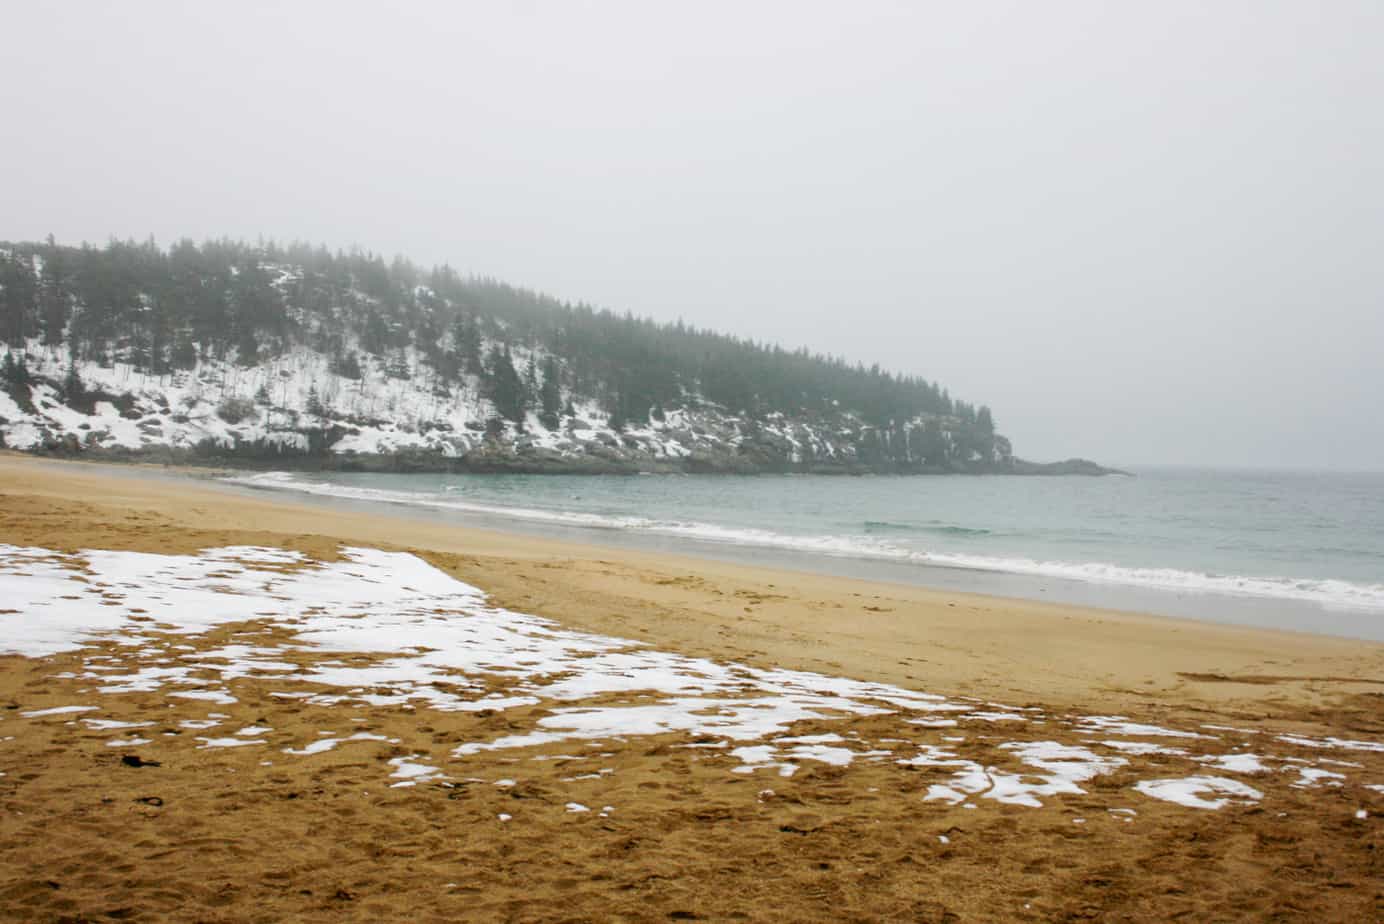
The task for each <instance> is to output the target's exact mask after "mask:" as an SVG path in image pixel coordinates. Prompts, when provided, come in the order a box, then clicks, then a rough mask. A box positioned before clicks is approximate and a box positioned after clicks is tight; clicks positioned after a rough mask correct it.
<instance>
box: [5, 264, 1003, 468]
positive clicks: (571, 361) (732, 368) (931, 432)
mask: <svg viewBox="0 0 1384 924" xmlns="http://www.w3.org/2000/svg"><path fill="white" fill-rule="evenodd" d="M0 338H2V339H3V341H4V342H5V343H6V344H7V345H9V346H10V347H11V348H12V349H22V348H23V346H24V345H25V344H26V343H27V342H29V341H30V340H31V339H33V338H37V339H38V340H39V341H40V342H41V343H42V344H44V345H46V346H49V347H65V348H66V349H67V350H68V351H69V352H70V353H71V355H72V356H73V358H74V359H80V360H82V361H94V362H97V363H102V364H104V363H108V362H110V361H111V360H112V359H113V358H115V357H117V356H118V357H119V358H120V359H121V361H123V362H128V363H131V364H132V365H133V366H134V367H135V368H136V369H138V370H140V371H146V372H149V373H153V374H165V373H167V372H170V371H174V370H179V369H190V368H192V367H193V366H195V365H196V363H197V362H198V360H199V359H209V358H215V359H220V360H234V361H236V362H239V363H241V364H243V365H245V366H253V365H256V364H258V363H260V362H261V361H262V360H264V359H268V358H271V357H273V356H276V355H279V354H281V353H283V352H285V351H286V350H288V349H290V348H291V347H292V346H294V345H295V344H305V345H307V346H310V347H311V348H313V349H316V350H318V351H319V352H322V353H323V354H325V355H327V356H330V357H331V363H332V369H333V371H334V372H336V373H337V374H339V375H342V376H344V377H346V378H351V379H359V378H361V375H362V367H363V364H365V363H375V364H377V365H378V367H379V368H382V369H384V370H385V372H386V374H388V375H390V376H391V377H396V378H408V377H409V376H410V375H412V374H413V371H414V370H411V369H410V368H409V364H408V362H407V359H406V358H405V353H406V350H407V348H408V347H413V348H414V349H415V350H416V351H417V354H418V355H419V356H421V358H422V361H423V362H425V363H426V364H427V365H428V366H429V367H430V368H431V370H432V372H433V373H434V374H435V375H436V377H437V378H438V379H439V380H440V381H441V382H442V383H443V384H447V383H453V382H456V381H458V380H460V379H461V378H462V377H463V376H467V375H473V376H477V377H478V378H479V379H480V383H481V387H482V389H483V392H484V394H485V396H486V397H488V398H490V399H491V401H492V402H493V403H494V404H495V406H496V409H497V411H498V413H500V414H501V415H503V416H504V417H506V418H509V419H510V420H514V421H522V420H523V419H524V417H525V414H526V413H527V412H528V411H529V410H532V411H534V412H536V413H537V414H538V415H539V419H540V420H541V421H543V423H544V425H545V426H550V427H555V426H556V424H557V420H558V418H559V416H560V415H561V414H562V413H563V412H564V411H565V410H570V408H567V407H564V406H563V401H562V395H563V393H564V391H565V392H566V393H568V394H576V395H582V396H590V397H593V398H596V399H597V400H599V402H600V403H601V405H602V407H604V408H605V410H606V412H607V413H608V414H609V416H610V422H611V423H612V424H614V425H616V426H617V428H618V427H622V426H624V425H627V424H635V425H639V424H644V423H647V422H648V421H649V420H650V419H651V418H653V419H657V418H659V417H661V416H662V415H663V412H664V409H665V408H674V407H679V406H682V405H684V404H686V403H688V402H689V401H692V400H696V399H697V398H698V397H700V398H701V399H705V400H707V401H710V402H714V403H716V404H719V405H721V406H723V407H725V408H727V409H728V410H729V411H731V412H732V413H735V414H739V415H743V416H744V417H746V418H748V419H763V418H764V416H765V415H769V414H775V413H779V414H785V415H788V416H791V417H795V418H801V419H806V420H809V421H811V420H820V419H828V418H829V417H831V416H832V415H836V414H838V413H839V412H840V411H844V410H850V411H853V412H854V413H856V414H857V415H858V416H859V417H860V419H861V420H862V421H863V422H864V423H866V424H867V425H868V427H869V428H870V429H869V440H870V441H872V442H870V443H869V444H868V445H866V446H864V447H863V448H862V451H863V452H865V453H866V454H867V455H868V454H875V455H877V456H878V457H879V458H880V459H895V458H897V459H904V460H908V459H927V460H929V461H928V464H934V461H935V463H936V464H939V465H941V464H944V463H945V461H946V459H947V458H948V457H949V456H959V457H960V458H970V457H971V456H972V455H974V456H977V457H979V458H981V459H985V460H988V459H991V458H993V457H994V454H995V446H996V439H997V438H996V436H995V432H994V421H993V417H992V415H991V412H990V409H989V408H987V407H983V406H982V407H976V406H974V405H971V404H968V403H966V402H963V401H959V400H956V399H954V398H952V397H951V396H950V394H948V392H947V391H946V390H945V389H944V388H941V387H940V386H939V385H937V384H936V383H935V382H929V381H927V380H926V379H923V378H920V377H916V376H906V375H896V374H893V373H890V372H888V371H885V370H882V369H880V367H879V366H878V365H874V366H871V367H865V366H864V365H861V364H858V363H857V364H851V363H848V362H846V361H845V360H843V359H841V358H838V357H832V356H825V355H821V354H815V353H810V352H809V351H807V350H806V349H798V350H786V349H784V348H783V347H781V346H777V345H770V344H762V343H756V342H754V341H751V340H745V339H740V338H735V337H731V336H727V335H724V334H718V333H715V332H713V331H709V330H704V329H700V328H696V327H693V326H690V325H687V324H684V323H683V322H681V321H679V322H677V323H673V324H666V323H662V324H661V323H656V322H654V321H651V320H648V319H641V318H635V317H634V316H632V315H630V314H624V315H619V314H615V313H613V312H610V311H606V310H598V309H596V308H593V307H591V306H589V305H585V304H571V303H567V302H562V301H559V300H557V299H554V298H551V297H549V296H546V295H541V294H539V293H535V292H531V291H528V290H525V289H521V288H516V287H514V286H510V285H507V284H504V283H501V282H498V281H495V280H491V279H485V278H466V277H462V276H461V275H459V274H458V273H457V272H455V271H454V270H453V269H451V268H450V267H448V266H445V265H444V266H440V267H435V268H433V269H431V270H423V269H421V268H420V267H418V266H416V265H414V264H412V263H410V262H408V261H406V260H403V259H399V258H396V259H395V260H393V261H392V262H386V261H385V260H384V259H383V258H382V257H380V256H378V255H375V254H370V253H366V252H362V251H359V250H353V251H349V252H335V253H333V252H331V251H328V250H327V249H325V248H323V247H313V246H309V245H305V244H292V245H288V246H279V245H276V244H274V243H263V242H261V243H257V244H253V245H252V244H247V243H244V242H236V241H230V240H220V241H208V242H205V243H202V244H200V245H198V244H196V243H194V242H192V241H190V240H182V241H179V242H177V243H176V244H174V245H173V246H171V247H169V248H167V249H162V248H160V247H159V246H157V245H156V244H154V242H153V241H152V240H151V241H147V242H144V243H136V242H133V241H116V240H112V241H111V242H110V243H108V244H107V245H106V246H105V247H104V248H97V247H92V246H89V245H83V246H81V247H67V246H62V245H58V244H56V243H55V242H54V241H53V240H52V238H51V237H50V238H49V239H48V240H47V241H46V242H43V243H37V244H35V243H20V244H3V245H0ZM485 344H489V345H490V346H489V349H488V350H485V352H484V355H482V351H483V349H484V346H485ZM516 347H527V348H530V349H536V350H538V351H539V352H540V354H542V355H545V356H546V358H545V359H544V360H542V366H541V368H535V366H534V363H533V362H532V361H530V362H528V363H527V364H526V368H523V369H520V368H517V367H516V364H515V360H514V355H515V348H516ZM526 352H527V351H526ZM920 417H921V418H925V419H929V418H931V419H932V422H931V423H930V424H925V425H923V426H917V425H913V426H909V425H908V422H909V421H914V420H916V419H917V418H920ZM936 418H946V419H949V420H950V422H951V423H950V425H949V426H948V427H947V429H946V434H945V435H944V432H943V428H942V426H941V425H940V424H939V423H938V422H937V420H936ZM963 453H964V455H963Z"/></svg>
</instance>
